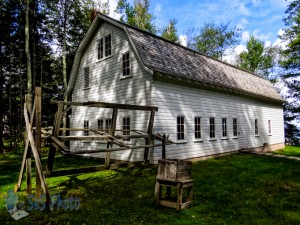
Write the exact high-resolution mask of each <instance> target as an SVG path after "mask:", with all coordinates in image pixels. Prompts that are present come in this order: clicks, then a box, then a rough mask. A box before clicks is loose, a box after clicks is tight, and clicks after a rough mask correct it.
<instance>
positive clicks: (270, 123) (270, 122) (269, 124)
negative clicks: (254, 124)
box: [268, 119, 272, 135]
mask: <svg viewBox="0 0 300 225" xmlns="http://www.w3.org/2000/svg"><path fill="white" fill-rule="evenodd" d="M268 135H272V120H270V119H268Z"/></svg>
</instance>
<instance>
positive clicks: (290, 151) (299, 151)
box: [273, 145, 300, 157]
mask: <svg viewBox="0 0 300 225" xmlns="http://www.w3.org/2000/svg"><path fill="white" fill-rule="evenodd" d="M273 153H275V154H280V155H286V156H296V157H300V146H291V145H287V146H285V148H284V149H280V150H278V151H275V152H273Z"/></svg>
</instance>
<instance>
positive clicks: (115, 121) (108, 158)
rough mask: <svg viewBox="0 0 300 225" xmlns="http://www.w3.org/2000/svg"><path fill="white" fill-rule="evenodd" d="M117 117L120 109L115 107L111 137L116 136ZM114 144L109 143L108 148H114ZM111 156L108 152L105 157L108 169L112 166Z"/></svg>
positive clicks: (110, 131)
mask: <svg viewBox="0 0 300 225" xmlns="http://www.w3.org/2000/svg"><path fill="white" fill-rule="evenodd" d="M117 116H118V108H117V107H114V110H113V114H112V118H111V126H110V130H109V135H111V136H114V134H115V130H116V126H117ZM112 146H113V143H112V142H108V143H107V148H109V147H110V148H112ZM110 155H111V152H107V153H106V157H105V165H106V168H107V169H108V168H109V164H110Z"/></svg>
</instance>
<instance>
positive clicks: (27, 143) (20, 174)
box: [15, 98, 35, 194]
mask: <svg viewBox="0 0 300 225" xmlns="http://www.w3.org/2000/svg"><path fill="white" fill-rule="evenodd" d="M25 99H26V98H25ZM32 111H33V112H35V102H34V103H33V110H32ZM33 118H34V113H32V114H31V116H30V127H31V129H32V122H33ZM29 151H31V150H30V146H29V139H28V137H27V133H26V143H25V149H24V154H23V159H22V164H21V169H20V173H19V179H18V183H17V184H16V185H15V192H18V191H19V190H20V188H21V185H22V179H23V173H24V169H25V167H26V174H27V171H28V173H29V171H30V174H27V176H26V183H27V184H28V185H30V190H28V191H29V192H30V193H31V157H30V154H29V153H28V152H29ZM29 158H30V160H29ZM27 160H28V162H27ZM29 165H30V167H29ZM27 166H28V168H27ZM29 176H30V178H29ZM27 177H28V179H27ZM26 187H27V186H26ZM30 193H29V194H30Z"/></svg>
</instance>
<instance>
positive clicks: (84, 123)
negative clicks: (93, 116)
mask: <svg viewBox="0 0 300 225" xmlns="http://www.w3.org/2000/svg"><path fill="white" fill-rule="evenodd" d="M83 128H84V129H85V130H84V131H83V135H84V136H89V131H88V130H86V129H89V121H88V120H84V121H83Z"/></svg>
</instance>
